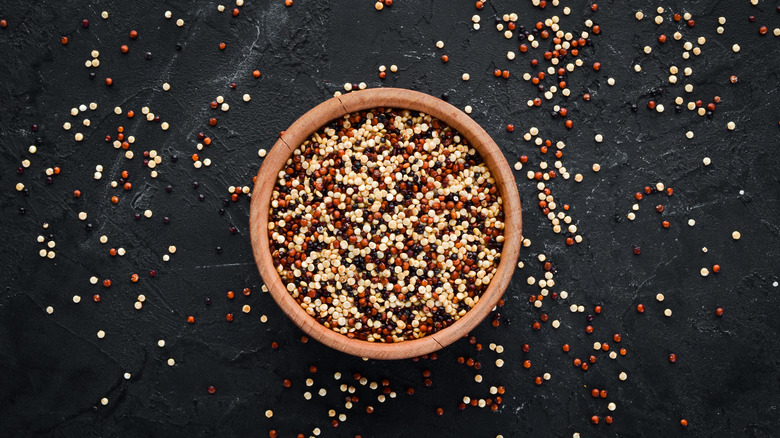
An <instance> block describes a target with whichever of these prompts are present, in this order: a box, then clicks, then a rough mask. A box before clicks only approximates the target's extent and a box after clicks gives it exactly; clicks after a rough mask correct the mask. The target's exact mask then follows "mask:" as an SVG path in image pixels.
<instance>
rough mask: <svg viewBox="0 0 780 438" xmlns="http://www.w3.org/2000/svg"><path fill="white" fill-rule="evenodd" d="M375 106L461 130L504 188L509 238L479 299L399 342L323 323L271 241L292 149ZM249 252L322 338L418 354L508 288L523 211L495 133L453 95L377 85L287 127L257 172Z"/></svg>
mask: <svg viewBox="0 0 780 438" xmlns="http://www.w3.org/2000/svg"><path fill="white" fill-rule="evenodd" d="M377 107H386V108H395V109H399V110H404V109H406V110H411V111H421V112H424V113H426V114H429V115H431V116H433V117H435V118H437V119H439V120H441V121H443V122H445V123H447V125H448V126H450V127H451V128H452V129H455V130H457V131H458V132H460V134H461V135H462V136H463V137H465V138H466V139H467V140H468V141H469V144H470V145H471V146H472V147H474V148H475V149H476V150H477V151H479V153H480V155H481V156H482V158H483V160H484V161H485V163H486V164H487V166H488V168H489V169H490V172H491V174H492V175H493V177H494V179H495V180H496V183H497V185H498V189H499V193H500V194H501V198H502V203H503V209H504V224H505V227H504V246H503V249H502V252H501V261H500V262H499V265H498V267H497V268H496V273H495V275H494V276H493V279H492V280H491V282H490V284H489V285H488V287H487V289H486V290H485V291H484V292H483V294H482V295H481V296H480V297H479V301H477V304H475V305H474V307H472V308H471V310H469V311H468V312H466V314H465V315H464V316H462V317H461V318H459V319H458V320H457V321H455V322H454V323H453V324H451V325H450V326H448V327H446V328H444V329H442V330H439V331H437V332H435V333H432V334H429V335H426V336H424V337H422V338H419V339H414V340H406V341H403V342H396V343H384V342H369V341H363V340H360V339H357V338H355V339H350V338H348V337H347V336H345V335H342V334H340V333H337V332H335V331H333V330H331V329H329V328H327V327H325V326H324V325H322V324H320V323H319V322H318V321H317V320H316V319H315V318H314V317H312V316H310V315H309V314H308V313H306V311H305V310H304V309H303V308H302V307H301V306H300V304H299V303H298V302H297V301H296V300H295V299H294V298H293V297H292V295H290V293H289V292H288V291H287V288H286V287H285V286H284V283H283V282H282V280H281V277H280V276H279V274H278V273H277V271H276V268H275V266H274V263H273V258H272V256H271V250H270V244H269V241H268V213H269V207H270V203H271V195H272V193H273V188H274V186H275V184H276V180H277V177H278V173H279V171H280V170H281V169H282V168H283V166H285V165H286V163H287V160H288V159H289V157H290V156H291V155H292V153H293V151H294V150H295V149H296V148H297V147H298V146H299V145H300V144H302V143H303V142H304V141H305V140H306V139H308V138H309V137H310V136H311V134H313V133H314V132H315V131H317V130H319V129H320V128H321V127H322V126H324V125H326V124H327V123H329V122H331V121H333V120H334V119H337V118H339V117H341V116H343V115H345V114H349V113H353V112H356V111H362V110H367V109H371V108H377ZM249 230H250V237H251V244H252V252H253V254H254V257H255V262H256V264H257V268H258V270H259V272H260V276H261V277H262V279H263V281H264V283H265V285H266V287H267V288H268V291H269V292H270V294H271V296H272V297H273V299H274V301H276V303H277V304H278V305H279V307H281V308H282V311H283V312H284V313H285V314H286V315H287V316H288V317H289V318H290V319H291V320H292V321H293V322H294V323H295V324H296V325H297V326H298V327H299V328H300V329H301V330H303V331H304V332H305V333H307V334H308V335H309V336H311V337H312V338H314V339H316V340H318V341H319V342H321V343H323V344H325V345H327V346H329V347H331V348H334V349H336V350H339V351H342V352H344V353H348V354H352V355H355V356H358V357H363V358H371V359H406V358H410V357H416V356H421V355H424V354H428V353H431V352H434V351H437V350H439V349H441V348H444V347H446V346H447V345H449V344H451V343H453V342H455V341H456V340H458V339H459V338H461V337H464V336H466V335H467V334H468V333H469V332H470V331H471V330H473V329H474V328H475V327H476V326H477V325H478V324H479V323H480V322H481V321H482V320H483V319H484V318H485V317H486V316H487V315H488V314H489V313H490V312H491V310H492V309H493V307H494V306H495V305H496V303H497V302H498V301H499V299H500V298H501V297H502V296H503V294H504V291H505V290H506V288H507V286H508V285H509V282H510V280H511V278H512V274H513V273H514V268H515V263H516V262H517V258H518V255H519V252H520V243H521V241H522V212H521V209H520V197H519V194H518V191H517V185H516V183H515V178H514V174H513V172H512V169H511V168H510V167H509V164H508V163H507V161H506V158H505V157H504V155H503V153H502V152H501V150H500V149H499V148H498V146H497V145H496V143H495V142H494V141H493V139H492V138H491V137H490V136H489V135H488V134H487V132H485V130H484V129H482V127H481V126H480V125H479V124H477V122H475V121H474V120H473V119H472V118H471V117H469V116H468V115H466V114H465V113H463V112H462V111H461V110H459V109H458V108H456V107H454V106H452V105H450V104H449V103H447V102H445V101H443V100H441V99H438V98H435V97H433V96H430V95H428V94H424V93H421V92H418V91H413V90H408V89H402V88H373V89H368V90H361V91H354V92H351V93H348V94H346V95H341V96H335V97H333V98H331V99H328V100H326V101H324V102H322V103H320V104H319V105H317V106H315V107H314V108H312V109H311V110H309V111H308V112H306V113H305V114H303V115H302V116H301V117H300V118H298V119H297V120H296V121H295V122H293V123H292V125H290V127H289V128H288V129H287V130H285V131H282V133H281V135H280V136H279V139H278V140H277V141H276V143H275V144H274V146H273V147H272V148H271V151H270V152H269V153H268V155H267V157H266V158H265V159H264V160H263V163H262V165H261V166H260V169H259V171H258V173H257V180H256V183H255V186H254V189H253V191H252V200H251V205H250V214H249Z"/></svg>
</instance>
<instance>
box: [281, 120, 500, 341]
mask: <svg viewBox="0 0 780 438" xmlns="http://www.w3.org/2000/svg"><path fill="white" fill-rule="evenodd" d="M268 239H269V245H270V250H271V253H272V254H271V255H272V260H273V263H274V267H275V269H276V271H277V273H278V274H279V275H280V277H281V280H282V283H283V284H284V285H285V286H286V288H287V291H288V292H289V293H290V295H291V296H292V297H293V298H294V299H295V300H296V301H297V302H298V303H299V304H300V306H301V307H302V308H303V309H304V310H305V311H306V313H308V314H309V315H310V316H311V317H313V318H315V319H316V320H317V321H318V322H319V323H320V324H322V325H323V326H325V327H327V328H329V329H331V330H333V331H335V332H337V333H341V334H343V335H345V336H347V337H348V338H351V339H360V340H364V341H369V342H386V343H393V342H401V341H404V340H411V339H418V338H421V337H424V336H426V335H429V334H432V333H435V332H437V331H440V330H442V329H444V328H446V327H448V326H450V325H451V324H453V323H454V322H455V321H457V320H458V319H459V318H461V317H463V316H464V315H465V314H466V312H468V311H469V310H470V309H471V308H473V307H474V306H475V305H476V304H477V302H478V301H479V298H480V296H481V295H482V293H483V292H484V291H485V290H486V289H487V287H488V285H489V283H490V281H491V280H492V279H493V276H494V274H495V272H496V269H497V268H498V265H499V262H500V259H501V250H502V248H503V242H504V211H503V202H502V199H501V196H500V194H499V189H498V185H497V183H496V180H495V179H494V177H493V176H492V175H491V173H490V170H489V169H488V166H487V165H486V164H485V163H484V161H483V159H482V157H481V156H480V155H479V153H478V152H477V151H476V150H475V149H474V148H473V147H471V146H470V145H469V142H468V140H467V139H466V138H464V137H462V136H461V135H460V134H459V133H458V132H457V131H455V130H454V129H452V128H450V127H449V126H447V125H446V124H445V123H444V122H442V121H441V120H438V119H436V118H434V117H432V116H430V115H427V114H424V113H422V112H419V111H408V110H398V109H390V108H374V109H371V110H367V111H360V112H355V113H351V114H346V115H344V116H343V117H341V118H339V119H336V120H334V121H333V122H331V123H330V124H328V125H326V126H324V127H322V128H320V129H319V130H318V131H317V132H315V133H314V134H312V135H311V136H310V138H309V139H308V140H306V141H304V142H303V144H301V145H299V146H298V147H297V148H296V149H295V150H294V151H293V153H292V155H291V156H290V158H289V159H288V160H287V163H286V165H285V166H284V167H283V168H282V170H280V171H279V173H278V175H277V180H276V183H275V186H274V188H273V193H272V195H271V205H270V211H269V218H268Z"/></svg>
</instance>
